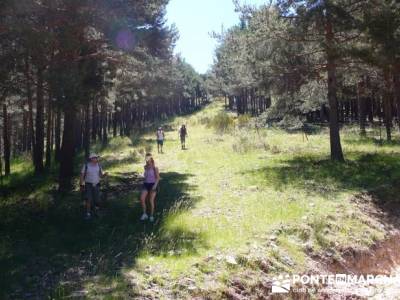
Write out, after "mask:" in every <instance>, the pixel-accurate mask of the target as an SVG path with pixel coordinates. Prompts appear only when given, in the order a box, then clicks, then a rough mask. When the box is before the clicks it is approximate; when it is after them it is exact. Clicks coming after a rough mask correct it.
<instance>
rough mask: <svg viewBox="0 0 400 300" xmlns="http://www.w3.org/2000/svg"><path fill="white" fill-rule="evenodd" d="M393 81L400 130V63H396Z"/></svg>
mask: <svg viewBox="0 0 400 300" xmlns="http://www.w3.org/2000/svg"><path fill="white" fill-rule="evenodd" d="M393 81H394V97H395V99H396V107H397V122H398V126H399V130H400V64H399V65H397V66H396V68H395V72H394V75H393Z"/></svg>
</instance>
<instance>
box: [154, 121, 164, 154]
mask: <svg viewBox="0 0 400 300" xmlns="http://www.w3.org/2000/svg"><path fill="white" fill-rule="evenodd" d="M156 136H157V150H158V153H163V145H164V139H165V134H164V130H163V128H162V127H159V128H158V129H157V134H156Z"/></svg>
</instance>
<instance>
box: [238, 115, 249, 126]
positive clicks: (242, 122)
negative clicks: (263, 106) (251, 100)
mask: <svg viewBox="0 0 400 300" xmlns="http://www.w3.org/2000/svg"><path fill="white" fill-rule="evenodd" d="M250 123H251V116H250V115H249V114H244V115H240V116H239V117H238V118H237V124H238V127H239V128H244V127H248V126H249V125H250Z"/></svg>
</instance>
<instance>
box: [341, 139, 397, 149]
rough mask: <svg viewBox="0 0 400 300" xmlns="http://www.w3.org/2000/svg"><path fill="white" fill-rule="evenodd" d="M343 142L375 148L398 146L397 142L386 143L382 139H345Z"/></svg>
mask: <svg viewBox="0 0 400 300" xmlns="http://www.w3.org/2000/svg"><path fill="white" fill-rule="evenodd" d="M344 141H345V142H346V143H347V144H350V145H375V146H386V147H398V146H400V141H399V140H392V141H387V140H385V139H384V138H382V139H378V138H375V137H358V138H346V137H345V138H344Z"/></svg>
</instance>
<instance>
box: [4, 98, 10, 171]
mask: <svg viewBox="0 0 400 300" xmlns="http://www.w3.org/2000/svg"><path fill="white" fill-rule="evenodd" d="M3 145H4V147H3V151H4V152H3V155H4V174H5V176H8V175H10V173H11V167H10V165H11V163H10V161H11V141H10V118H9V114H8V109H7V104H6V103H4V104H3Z"/></svg>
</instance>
